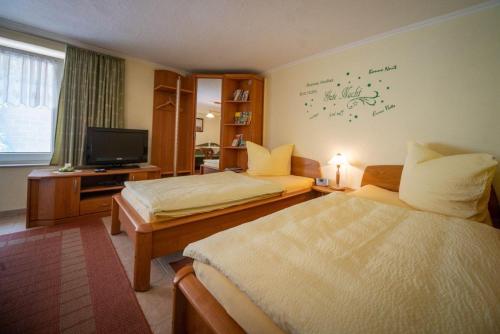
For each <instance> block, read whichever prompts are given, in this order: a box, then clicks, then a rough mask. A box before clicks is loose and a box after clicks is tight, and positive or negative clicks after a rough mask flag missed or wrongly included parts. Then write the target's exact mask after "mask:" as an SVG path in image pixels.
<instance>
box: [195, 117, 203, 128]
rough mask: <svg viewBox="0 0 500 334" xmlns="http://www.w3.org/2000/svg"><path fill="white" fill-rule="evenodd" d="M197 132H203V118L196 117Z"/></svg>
mask: <svg viewBox="0 0 500 334" xmlns="http://www.w3.org/2000/svg"><path fill="white" fill-rule="evenodd" d="M196 132H203V118H198V117H196Z"/></svg>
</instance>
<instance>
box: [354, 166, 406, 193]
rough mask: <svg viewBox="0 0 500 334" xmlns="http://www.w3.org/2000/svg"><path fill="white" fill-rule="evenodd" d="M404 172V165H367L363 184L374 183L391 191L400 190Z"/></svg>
mask: <svg viewBox="0 0 500 334" xmlns="http://www.w3.org/2000/svg"><path fill="white" fill-rule="evenodd" d="M402 172H403V166H402V165H377V166H367V167H366V168H365V172H364V173H363V179H362V180H361V186H365V185H367V184H372V185H374V186H377V187H380V188H384V189H387V190H390V191H399V183H400V182H401V173H402Z"/></svg>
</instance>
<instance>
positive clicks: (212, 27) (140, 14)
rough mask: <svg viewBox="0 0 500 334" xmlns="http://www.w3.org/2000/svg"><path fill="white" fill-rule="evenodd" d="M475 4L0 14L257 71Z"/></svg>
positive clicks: (158, 53) (110, 4)
mask: <svg viewBox="0 0 500 334" xmlns="http://www.w3.org/2000/svg"><path fill="white" fill-rule="evenodd" d="M481 2H484V1H481V0H434V1H432V0H427V1H422V0H358V1H341V0H191V1H179V0H141V1H137V0H79V1H67V0H15V1H12V0H0V17H1V18H3V19H7V20H9V21H13V22H16V23H20V24H23V25H27V26H30V27H33V28H36V29H42V30H45V31H46V32H50V33H54V34H58V35H62V36H65V37H67V38H69V39H72V40H77V41H79V42H81V43H85V44H88V45H92V46H96V47H99V48H103V49H107V50H111V51H114V52H117V53H120V54H123V55H127V56H131V57H135V58H141V59H144V60H148V61H151V62H154V63H157V64H162V65H166V66H170V67H173V68H177V69H179V70H184V71H190V72H196V71H252V72H264V71H266V70H269V69H272V68H275V67H277V66H280V65H283V64H286V63H289V62H292V61H295V60H298V59H301V58H304V57H307V56H310V55H313V54H316V53H319V52H322V51H325V50H328V49H332V48H336V47H339V46H342V45H346V44H349V43H352V42H356V41H359V40H362V39H365V38H367V37H371V36H374V35H377V34H380V33H383V32H387V31H390V30H393V29H396V28H400V27H403V26H406V25H409V24H412V23H416V22H420V21H423V20H426V19H429V18H432V17H436V16H440V15H444V14H447V13H450V12H452V11H456V10H460V9H464V8H466V7H469V6H472V5H476V4H479V3H481ZM4 22H5V21H4ZM0 23H1V22H0Z"/></svg>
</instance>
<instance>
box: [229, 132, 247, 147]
mask: <svg viewBox="0 0 500 334" xmlns="http://www.w3.org/2000/svg"><path fill="white" fill-rule="evenodd" d="M231 146H232V147H244V146H245V141H244V140H243V134H242V133H239V134H237V135H236V136H234V139H233V141H232V143H231Z"/></svg>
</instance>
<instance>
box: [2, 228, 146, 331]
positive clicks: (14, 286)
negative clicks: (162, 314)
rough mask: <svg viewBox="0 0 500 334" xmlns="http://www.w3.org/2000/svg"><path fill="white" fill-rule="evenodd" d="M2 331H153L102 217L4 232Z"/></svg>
mask: <svg viewBox="0 0 500 334" xmlns="http://www.w3.org/2000/svg"><path fill="white" fill-rule="evenodd" d="M0 305H1V309H0V332H2V333H82V334H83V333H151V330H150V328H149V326H148V324H147V322H146V319H145V317H144V314H143V313H142V311H141V308H140V307H139V305H138V303H137V299H136V298H135V294H134V292H133V290H132V288H131V286H130V283H129V281H128V279H127V276H126V273H125V271H124V269H123V267H122V265H121V263H120V260H119V258H118V256H117V254H116V252H115V249H114V248H113V245H112V244H111V241H110V239H109V236H108V234H107V232H106V229H105V227H104V225H103V224H102V223H101V222H100V220H99V219H93V220H89V221H86V222H82V223H74V224H64V225H61V226H58V227H48V228H41V229H35V230H29V231H24V232H18V233H12V234H7V235H3V236H0Z"/></svg>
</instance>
